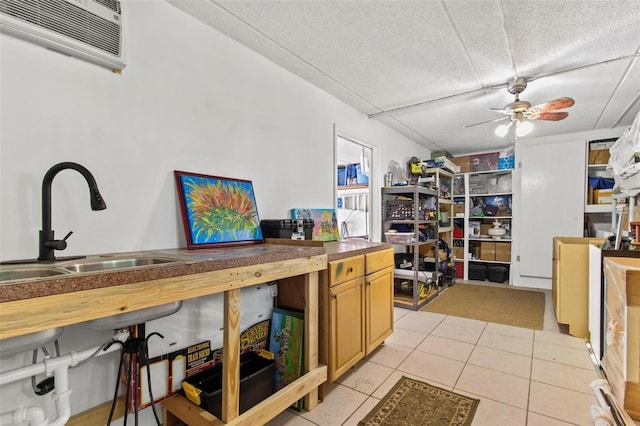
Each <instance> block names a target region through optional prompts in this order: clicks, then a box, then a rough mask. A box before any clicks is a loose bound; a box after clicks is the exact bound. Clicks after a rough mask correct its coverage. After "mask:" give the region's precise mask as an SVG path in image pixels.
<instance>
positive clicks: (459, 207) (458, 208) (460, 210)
mask: <svg viewBox="0 0 640 426" xmlns="http://www.w3.org/2000/svg"><path fill="white" fill-rule="evenodd" d="M458 214H462V216H464V203H455V204H454V205H453V216H454V217H456V216H458Z"/></svg>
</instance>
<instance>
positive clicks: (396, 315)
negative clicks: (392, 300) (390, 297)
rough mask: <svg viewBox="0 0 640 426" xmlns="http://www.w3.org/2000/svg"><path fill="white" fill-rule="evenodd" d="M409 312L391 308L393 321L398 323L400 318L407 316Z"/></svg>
mask: <svg viewBox="0 0 640 426" xmlns="http://www.w3.org/2000/svg"><path fill="white" fill-rule="evenodd" d="M409 312H411V311H410V310H409V309H403V308H396V307H395V306H394V308H393V320H394V321H398V320H399V319H400V318H402V317H403V316H405V315H407V314H408V313H409Z"/></svg>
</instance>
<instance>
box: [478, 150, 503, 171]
mask: <svg viewBox="0 0 640 426" xmlns="http://www.w3.org/2000/svg"><path fill="white" fill-rule="evenodd" d="M499 158H500V153H499V152H491V153H488V154H478V155H472V156H471V171H474V172H485V171H489V170H498V159H499Z"/></svg>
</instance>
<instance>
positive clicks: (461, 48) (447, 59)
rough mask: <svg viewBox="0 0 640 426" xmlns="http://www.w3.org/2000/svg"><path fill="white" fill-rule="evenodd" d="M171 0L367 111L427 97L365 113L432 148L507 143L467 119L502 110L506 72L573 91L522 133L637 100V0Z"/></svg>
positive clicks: (613, 111)
mask: <svg viewBox="0 0 640 426" xmlns="http://www.w3.org/2000/svg"><path fill="white" fill-rule="evenodd" d="M169 2H170V3H172V4H174V5H175V6H176V7H178V8H180V9H182V10H184V11H186V12H187V13H189V14H191V15H192V16H194V17H195V18H196V19H199V20H201V21H203V22H205V23H207V24H208V25H210V26H211V27H213V28H216V29H217V30H218V31H221V32H222V33H224V34H226V35H228V36H229V37H231V38H233V39H235V40H237V41H238V42H240V43H242V44H245V45H246V46H248V47H249V48H251V49H253V50H255V51H256V52H258V53H260V54H261V55H263V56H265V57H266V58H268V59H269V60H272V61H274V62H275V63H277V64H279V65H280V66H282V67H284V68H285V69H287V70H289V71H290V72H292V73H294V74H297V75H299V76H300V77H301V78H303V79H305V80H307V81H309V82H311V83H312V84H314V85H316V86H317V87H319V88H321V89H323V90H325V91H327V92H328V93H330V94H332V95H334V96H336V97H337V98H338V99H341V100H343V101H344V102H346V103H347V104H349V105H352V106H353V107H355V108H357V109H359V110H360V111H362V112H364V113H365V114H373V113H376V112H380V111H382V110H389V109H393V108H395V107H405V106H411V105H412V104H416V103H423V102H424V104H423V105H422V106H416V107H408V108H405V109H401V110H399V111H396V112H394V113H393V115H389V116H384V115H381V116H377V117H376V118H373V119H376V120H380V121H382V122H383V123H385V124H387V125H389V126H390V127H392V128H394V129H396V130H397V131H398V132H400V133H402V134H404V135H406V136H407V137H409V138H411V139H413V140H415V141H416V142H417V143H420V144H422V145H424V146H425V147H427V148H429V149H434V150H435V149H447V150H448V151H449V152H452V153H468V152H481V151H487V150H491V149H493V148H498V147H503V146H507V145H509V144H512V143H513V136H512V135H509V136H508V137H507V138H506V139H500V138H497V137H496V136H495V135H494V133H493V129H494V128H495V125H494V123H488V124H484V125H479V126H474V127H471V128H466V129H465V128H464V126H465V125H467V124H472V123H476V122H481V121H487V120H492V119H494V118H498V117H500V114H498V113H496V112H493V111H490V110H489V108H492V107H493V108H502V107H504V106H505V105H506V104H508V103H510V102H512V101H513V99H514V96H513V95H511V94H510V93H508V92H507V90H506V84H507V82H508V81H509V80H511V79H512V78H513V77H514V74H517V75H518V76H520V77H527V78H529V80H530V81H529V85H528V87H527V89H526V90H525V91H524V92H523V93H522V95H521V98H522V99H523V100H528V101H530V102H531V103H532V104H534V105H535V104H537V103H542V102H546V101H548V100H551V99H553V98H557V97H561V96H570V97H573V98H574V99H575V100H576V105H575V106H574V107H572V108H571V109H569V110H567V112H569V114H570V115H569V117H568V118H567V119H565V120H562V121H559V122H536V123H535V130H534V132H533V133H532V135H531V136H530V137H537V136H546V135H550V134H556V133H557V134H562V133H569V132H572V131H582V130H589V129H591V128H606V127H610V126H612V125H614V124H617V125H618V126H624V125H630V124H631V122H632V121H633V118H634V117H635V114H637V111H638V109H640V106H639V105H638V104H639V103H640V102H636V103H635V104H634V103H633V102H634V101H635V100H637V97H638V90H639V89H640V83H639V81H640V71H638V67H639V65H637V64H636V65H634V66H630V64H631V62H632V61H633V60H634V59H629V58H627V59H624V60H618V58H620V57H623V56H628V55H634V54H636V55H637V54H638V52H639V49H640V0H627V1H625V0H554V1H550V0H542V1H522V0H482V1H469V0H438V1H404V0H402V1H271V0H266V1H244V0H236V1H210V0H189V1H185V0H169ZM610 60H613V62H611V63H609V64H608V65H600V66H593V67H592V66H589V65H590V64H594V63H598V62H602V61H610ZM635 61H636V62H640V58H638V57H636V59H635ZM514 67H515V69H514ZM574 68H576V69H575V70H573V71H570V72H560V71H566V70H569V69H574ZM543 76H544V77H543ZM483 88H484V89H483ZM469 91H472V93H469V94H465V92H469ZM443 97H444V98H446V99H445V100H438V101H433V100H434V99H439V98H443ZM625 111H627V113H626V114H625ZM621 117H622V119H620V118H621ZM509 138H511V139H509Z"/></svg>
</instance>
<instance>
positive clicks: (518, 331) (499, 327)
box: [485, 322, 533, 340]
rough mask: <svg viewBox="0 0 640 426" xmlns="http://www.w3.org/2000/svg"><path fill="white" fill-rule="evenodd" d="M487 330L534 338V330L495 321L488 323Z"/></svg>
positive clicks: (522, 337)
mask: <svg viewBox="0 0 640 426" xmlns="http://www.w3.org/2000/svg"><path fill="white" fill-rule="evenodd" d="M487 332H490V333H496V334H502V335H505V336H511V337H517V338H519V339H529V340H533V330H530V329H528V328H521V327H514V326H511V325H505V324H496V323H494V322H490V323H487V327H486V328H485V333H487Z"/></svg>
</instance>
